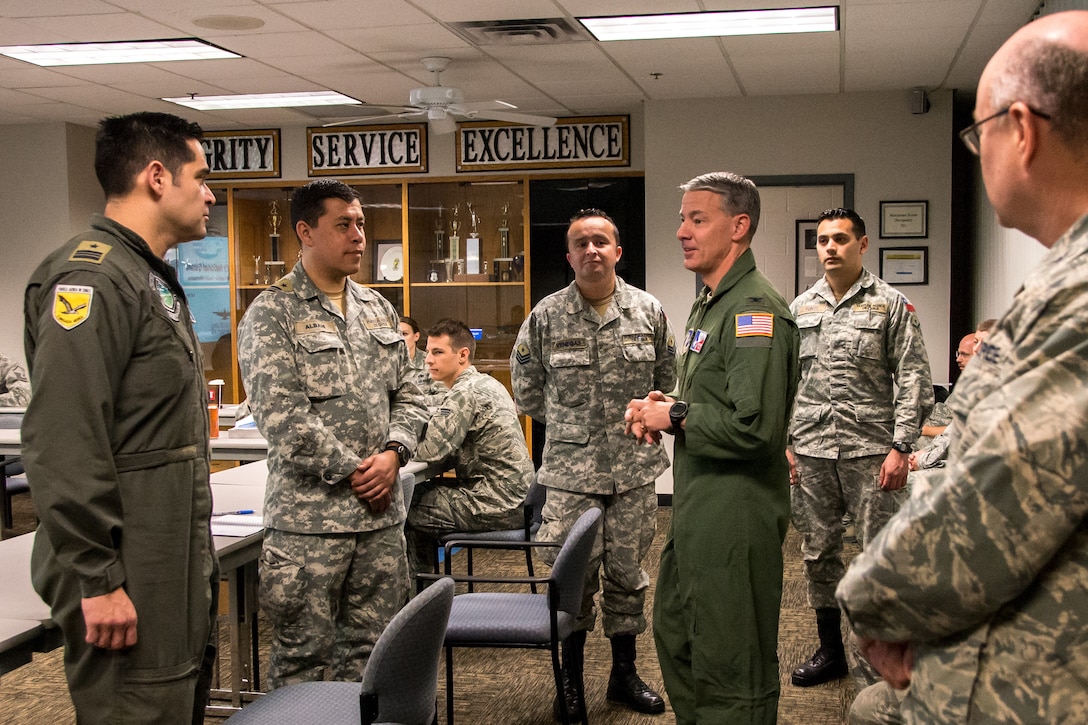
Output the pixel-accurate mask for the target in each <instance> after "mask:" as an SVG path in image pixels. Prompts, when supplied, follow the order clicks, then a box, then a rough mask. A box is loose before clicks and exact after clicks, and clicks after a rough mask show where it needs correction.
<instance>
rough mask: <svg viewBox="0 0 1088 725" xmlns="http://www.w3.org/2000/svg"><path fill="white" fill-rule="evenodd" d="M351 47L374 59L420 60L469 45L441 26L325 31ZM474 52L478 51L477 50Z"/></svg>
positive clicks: (432, 24) (423, 25) (426, 24)
mask: <svg viewBox="0 0 1088 725" xmlns="http://www.w3.org/2000/svg"><path fill="white" fill-rule="evenodd" d="M326 32H327V35H328V36H329V37H332V38H336V39H337V40H339V41H340V42H341V43H343V44H344V45H346V46H348V47H349V48H354V49H355V50H357V51H359V52H360V53H365V54H367V55H371V56H373V54H375V53H384V52H394V51H395V52H401V53H411V54H412V55H413V56H414V57H415V58H416V59H417V60H418V59H419V58H422V57H424V56H426V55H433V54H436V53H438V54H441V55H446V53H445V52H444V51H445V50H448V49H451V48H464V49H468V48H469V47H470V46H469V45H468V43H466V42H465V41H464V40H462V39H461V38H460V37H459V36H457V35H455V34H453V33H451V32H450V31H449V30H447V29H446V28H445V27H444V26H442V25H439V24H438V23H425V24H421V25H409V26H404V27H398V28H397V30H396V31H395V32H390V31H389V30H388V29H385V28H346V29H336V30H328V31H326ZM474 52H475V51H474Z"/></svg>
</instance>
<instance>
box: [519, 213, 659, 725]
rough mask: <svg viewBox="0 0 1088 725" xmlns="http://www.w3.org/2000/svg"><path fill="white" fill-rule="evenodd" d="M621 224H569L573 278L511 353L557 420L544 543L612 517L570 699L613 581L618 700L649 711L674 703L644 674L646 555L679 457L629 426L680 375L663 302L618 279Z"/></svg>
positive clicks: (593, 576)
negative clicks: (639, 399) (639, 664)
mask: <svg viewBox="0 0 1088 725" xmlns="http://www.w3.org/2000/svg"><path fill="white" fill-rule="evenodd" d="M622 254H623V248H622V247H620V245H619V231H618V230H617V229H616V225H615V223H613V221H612V219H611V218H610V217H609V216H608V215H607V214H605V213H604V212H602V211H600V210H598V209H588V210H585V211H581V212H579V213H578V214H577V215H575V217H574V218H573V219H572V220H571V223H570V226H569V227H568V228H567V261H568V262H569V263H570V266H571V268H572V269H573V270H574V282H572V283H571V284H570V285H569V286H568V287H567V288H566V289H564V290H561V291H559V292H556V293H554V294H552V295H549V296H548V297H545V298H544V299H543V300H541V301H540V302H539V303H538V304H537V305H536V307H534V308H533V310H532V312H531V313H530V314H529V317H528V318H526V320H525V322H524V323H523V324H522V326H521V331H520V332H519V333H518V338H517V342H516V343H515V345H514V351H513V354H512V355H511V359H510V368H511V378H512V381H513V388H514V399H515V400H516V401H517V404H518V409H519V410H520V411H521V412H522V413H526V414H527V415H530V416H532V417H533V418H535V419H536V420H538V421H540V422H541V423H544V424H545V425H546V426H547V437H546V441H545V444H544V453H543V461H542V464H541V467H540V471H539V472H538V473H537V476H538V479H537V480H538V481H540V483H541V484H542V485H543V486H545V487H547V489H548V493H547V500H546V502H545V504H544V512H543V517H544V523H543V525H542V527H541V529H540V534H539V538H540V540H542V541H563V540H564V539H565V538H566V536H567V533H568V532H569V531H570V528H571V526H573V525H574V522H575V521H576V520H577V519H578V517H579V516H580V515H581V514H582V513H583V512H584V511H586V510H588V509H590V508H599V509H601V510H602V511H603V522H604V525H603V526H602V527H601V533H600V534H599V535H598V539H597V542H596V543H595V545H594V549H593V554H592V558H591V561H590V564H589V573H588V575H587V580H586V587H585V592H584V593H583V604H582V612H581V616H580V617H579V620H578V624H577V626H576V631H575V633H574V634H573V635H571V638H570V642H569V643H568V645H567V646H566V647H565V648H564V659H565V662H564V674H565V675H566V676H567V679H568V680H570V678H575V679H574V680H573V684H574V685H575V686H576V687H572V688H570V694H569V696H568V698H567V699H568V702H569V704H570V708H569V709H571V711H572V712H573V713H574V714H575V717H576V718H577V717H578V716H579V715H580V714H581V712H582V708H583V707H584V703H583V702H582V701H581V700H580V699H579V698H577V697H576V696H574V693H575V692H581V687H580V686H578V685H579V684H580V683H581V659H582V650H583V647H584V645H585V639H586V631H587V630H590V629H592V628H593V626H594V620H595V618H596V612H595V610H594V606H593V597H594V595H595V594H596V593H597V590H598V589H602V586H601V585H602V581H601V576H600V572H599V571H598V570H599V569H601V568H602V567H603V571H604V576H603V589H602V593H601V610H602V613H603V622H604V634H605V636H606V637H608V638H609V639H610V640H611V643H612V672H611V676H610V677H609V683H608V692H607V696H608V699H609V700H613V701H617V702H622V703H625V704H627V705H628V706H629V707H631V708H633V709H635V710H638V711H639V712H646V713H659V712H664V710H665V702H664V700H662V699H661V696H660V695H658V694H657V693H656V692H654V691H653V690H652V689H650V687H649V686H648V685H646V683H645V682H643V681H642V679H641V678H640V677H639V676H638V674H637V672H636V671H635V635H637V634H638V633H640V632H642V631H643V630H645V629H646V617H645V615H644V614H643V606H644V604H645V599H646V587H648V586H649V583H650V580H649V577H648V575H647V574H646V572H645V571H644V570H643V569H642V559H643V557H644V556H645V555H646V552H647V550H648V549H649V546H650V544H651V543H652V541H653V537H654V530H655V527H656V523H657V493H656V490H655V488H654V481H655V480H656V479H657V477H658V475H660V474H661V473H662V472H663V471H664V470H665V469H666V468H668V466H669V462H668V458H667V457H666V455H665V453H664V451H662V450H661V448H660V446H640V445H639V444H638V442H637V441H635V440H632V439H631V438H630V437H628V436H626V435H624V423H623V414H624V408H625V406H626V405H627V401H628V400H630V399H631V398H632V397H633V396H636V395H645V394H646V393H647V392H648V391H650V390H669V389H671V388H672V385H673V383H674V382H675V380H676V369H675V358H676V349H675V342H674V340H673V336H672V331H671V330H670V329H669V324H668V321H667V320H666V319H665V311H664V310H663V309H662V307H661V303H660V302H658V301H657V300H656V299H654V298H653V297H652V296H650V295H649V294H647V293H646V292H643V291H642V290H639V289H636V288H634V287H631V286H629V285H628V284H627V283H626V282H624V281H623V280H622V279H620V278H619V277H617V276H616V263H617V262H618V261H619V260H620V257H621V255H622Z"/></svg>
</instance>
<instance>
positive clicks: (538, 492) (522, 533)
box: [434, 481, 547, 594]
mask: <svg viewBox="0 0 1088 725" xmlns="http://www.w3.org/2000/svg"><path fill="white" fill-rule="evenodd" d="M546 498H547V489H546V488H544V487H543V486H541V485H540V484H539V483H537V482H536V481H533V483H532V484H531V485H530V486H529V490H528V491H527V492H526V494H525V501H524V502H523V503H522V514H523V517H524V520H523V522H522V525H521V528H517V529H501V530H499V531H451V532H450V533H448V534H443V535H442V536H440V537H438V544H439V545H440V546H442V547H443V560H444V562H445V572H446V576H450V575H451V573H452V569H451V566H450V562H451V557H452V555H453V549H454V548H455V547H461V543H462V542H466V541H471V542H477V543H478V542H481V541H499V542H510V541H515V542H525V541H532V540H533V536H534V535H535V534H536V532H537V531H538V530H539V529H540V522H541V515H542V514H541V512H542V511H543V509H544V500H545V499H546ZM461 548H464V549H465V558H466V563H467V565H468V566H467V572H468V575H469V576H472V549H473V547H471V546H469V547H461ZM434 566H435V569H434V573H435V574H437V573H438V561H437V560H436V561H435V565H434ZM525 568H526V571H528V574H529V576H530V577H535V576H536V573H535V572H534V571H533V550H532V549H531V548H529V547H526V548H525ZM530 588H531V589H532V591H533V593H534V594H536V583H535V582H534V583H532V584H531V585H530ZM473 589H474V587H473V584H472V582H469V585H468V590H469V591H470V592H471V591H473Z"/></svg>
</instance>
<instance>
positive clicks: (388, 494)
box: [348, 451, 400, 514]
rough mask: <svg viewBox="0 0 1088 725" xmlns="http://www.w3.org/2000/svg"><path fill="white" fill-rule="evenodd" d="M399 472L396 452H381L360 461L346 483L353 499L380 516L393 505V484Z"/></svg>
mask: <svg viewBox="0 0 1088 725" xmlns="http://www.w3.org/2000/svg"><path fill="white" fill-rule="evenodd" d="M399 470H400V460H399V459H398V458H397V453H396V451H381V452H380V453H375V454H374V455H372V456H370V457H368V458H364V459H363V460H362V461H360V462H359V465H358V466H356V467H355V470H354V471H352V472H351V475H350V476H348V483H349V484H350V485H351V491H352V493H354V494H355V498H357V499H359V501H361V502H362V503H364V504H366V506H367V508H369V509H370V511H371V513H374V514H382V513H385V511H386V510H387V509H388V508H389V507H390V506H391V505H393V484H395V483H396V482H397V480H398V479H397V472H398V471H399Z"/></svg>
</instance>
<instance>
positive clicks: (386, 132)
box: [306, 123, 427, 176]
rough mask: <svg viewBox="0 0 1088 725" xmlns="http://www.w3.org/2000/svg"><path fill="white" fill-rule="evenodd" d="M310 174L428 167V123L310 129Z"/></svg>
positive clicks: (415, 170) (400, 171)
mask: <svg viewBox="0 0 1088 725" xmlns="http://www.w3.org/2000/svg"><path fill="white" fill-rule="evenodd" d="M306 138H307V142H308V143H307V147H308V148H309V167H310V169H309V171H310V176H333V175H345V174H392V173H396V174H404V173H426V171H427V124H425V123H391V124H381V125H371V126H340V127H338V128H308V129H306Z"/></svg>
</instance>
